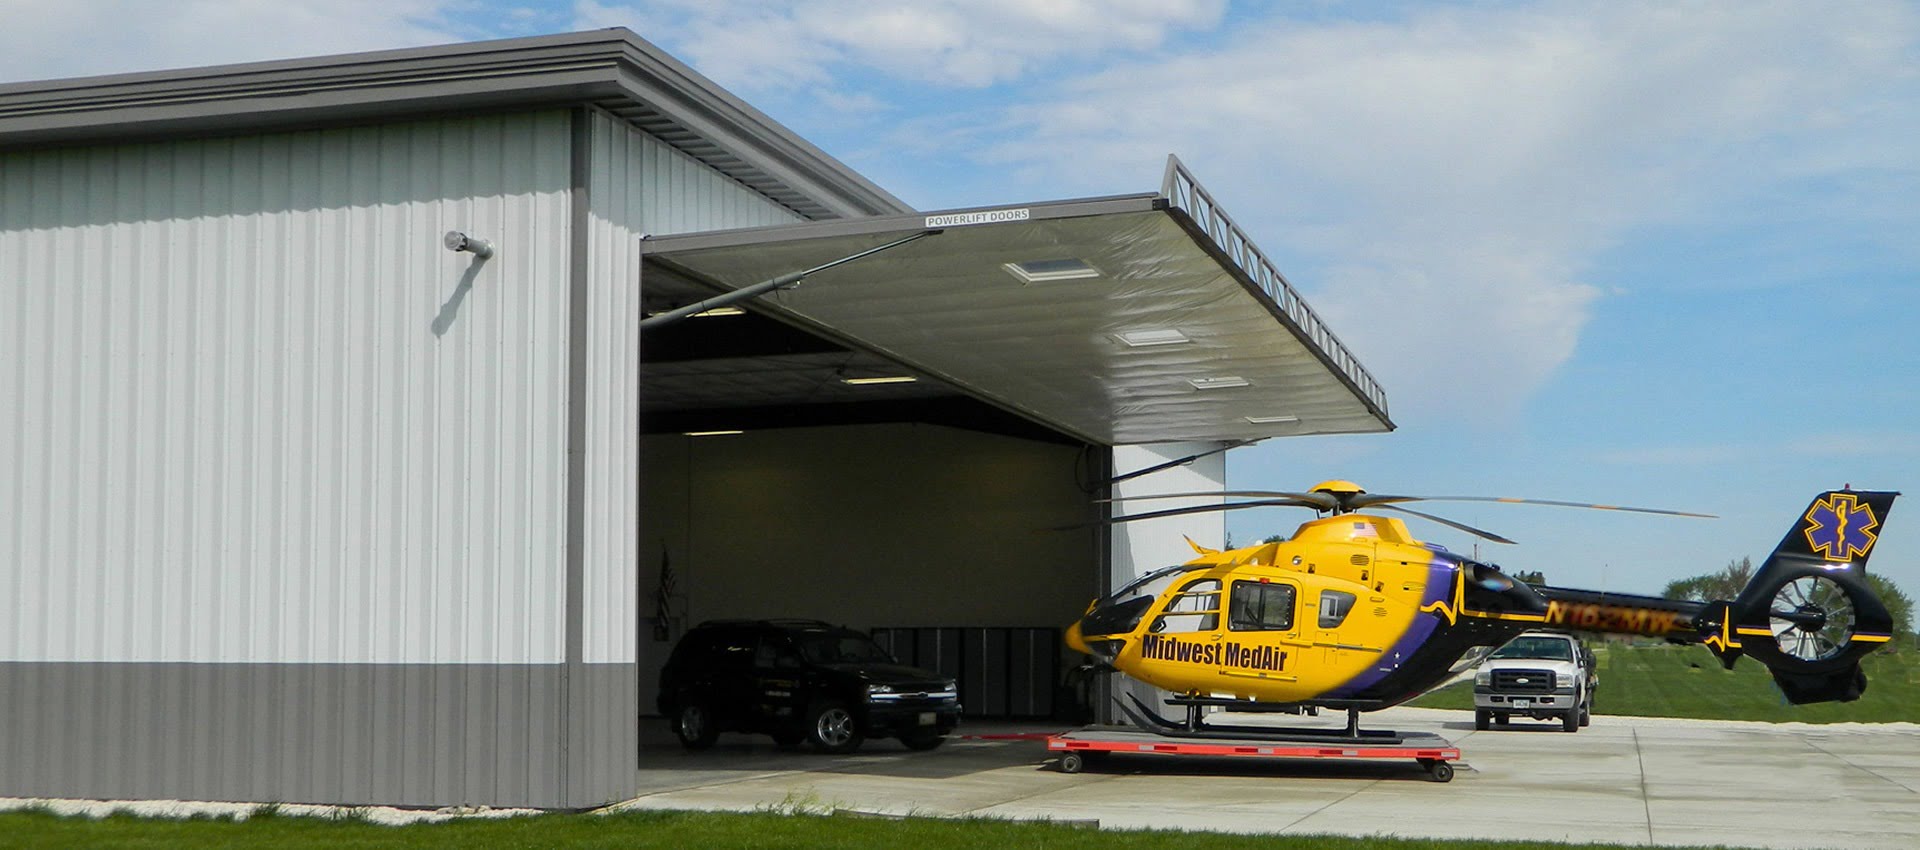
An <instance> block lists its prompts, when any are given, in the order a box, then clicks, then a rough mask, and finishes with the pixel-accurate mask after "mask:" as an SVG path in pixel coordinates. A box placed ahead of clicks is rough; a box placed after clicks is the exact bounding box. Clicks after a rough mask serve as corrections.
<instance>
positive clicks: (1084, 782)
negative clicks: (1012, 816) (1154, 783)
mask: <svg viewBox="0 0 1920 850" xmlns="http://www.w3.org/2000/svg"><path fill="white" fill-rule="evenodd" d="M1139 774H1140V771H1138V770H1134V771H1129V772H1127V773H1112V774H1102V775H1100V776H1084V775H1083V776H1082V777H1080V778H1081V781H1079V782H1075V783H1073V784H1072V785H1068V786H1067V788H1085V787H1087V786H1088V785H1097V784H1099V783H1101V782H1108V781H1111V780H1115V779H1119V778H1121V777H1123V776H1138V775H1139ZM1062 790H1065V789H1062V788H1047V789H1044V790H1040V791H1035V792H1033V793H1031V794H1021V795H1020V796H1018V797H1008V798H1007V799H1005V800H1001V801H999V802H996V803H988V804H986V805H984V806H975V807H973V808H971V809H967V810H966V811H964V812H961V814H967V815H971V814H975V813H977V812H981V811H984V810H986V809H991V808H996V807H999V806H1005V805H1009V804H1012V803H1018V802H1020V801H1022V800H1031V799H1033V798H1035V797H1042V796H1045V795H1048V794H1056V793H1059V792H1060V791H1062Z"/></svg>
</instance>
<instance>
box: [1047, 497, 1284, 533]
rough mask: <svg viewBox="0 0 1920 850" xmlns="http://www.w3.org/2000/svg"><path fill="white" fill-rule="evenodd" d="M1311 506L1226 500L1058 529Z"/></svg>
mask: <svg viewBox="0 0 1920 850" xmlns="http://www.w3.org/2000/svg"><path fill="white" fill-rule="evenodd" d="M1311 507H1314V505H1312V504H1308V503H1305V502H1300V501H1297V500H1293V499H1262V500H1260V501H1255V502H1228V503H1226V504H1221V505H1198V506H1195V507H1188V508H1168V509H1167V510H1164V511H1148V512H1147V513H1143V514H1128V515H1126V516H1117V517H1110V518H1108V519H1104V520H1099V521H1097V522H1083V523H1080V524H1079V525H1068V526H1061V527H1060V528H1059V529H1058V530H1060V531H1067V530H1070V529H1075V528H1087V527H1089V526H1095V525H1118V524H1120V523H1123V522H1134V521H1136V520H1143V519H1159V518H1160V517H1169V516H1185V515H1187V514H1204V513H1212V512H1214V511H1237V510H1239V509H1241V508H1311Z"/></svg>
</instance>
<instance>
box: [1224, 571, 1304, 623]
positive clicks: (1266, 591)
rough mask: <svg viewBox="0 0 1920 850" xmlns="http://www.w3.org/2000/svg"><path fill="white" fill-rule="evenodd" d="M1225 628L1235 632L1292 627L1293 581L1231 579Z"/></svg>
mask: <svg viewBox="0 0 1920 850" xmlns="http://www.w3.org/2000/svg"><path fill="white" fill-rule="evenodd" d="M1228 607H1229V608H1230V609H1231V611H1232V616H1231V617H1230V618H1229V619H1228V620H1227V628H1229V629H1232V630H1234V631H1236V632H1283V631H1287V630H1289V629H1292V628H1293V585H1291V584H1257V583H1254V582H1250V581H1236V582H1234V583H1233V598H1232V599H1231V600H1230V601H1229V604H1228Z"/></svg>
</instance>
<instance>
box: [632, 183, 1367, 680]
mask: <svg viewBox="0 0 1920 850" xmlns="http://www.w3.org/2000/svg"><path fill="white" fill-rule="evenodd" d="M1192 191H1196V192H1197V187H1196V188H1195V189H1193V190H1192ZM1191 197H1193V196H1191V195H1189V198H1191ZM1201 197H1202V198H1203V199H1204V196H1201ZM1206 205H1207V207H1208V209H1209V210H1211V201H1210V200H1207V201H1206ZM1212 224H1224V228H1223V227H1212V226H1210V225H1212ZM1210 230H1211V231H1212V232H1211V233H1210V232H1209V231H1210ZM918 234H925V235H923V236H920V237H919V238H911V237H915V236H916V235H918ZM896 243H897V244H896ZM1223 245H1224V246H1225V247H1223ZM642 246H643V251H644V254H645V258H646V261H645V264H644V265H643V272H642V274H643V280H642V284H641V286H642V293H643V303H644V305H645V309H647V310H648V311H649V312H650V313H653V314H656V315H657V314H660V313H665V312H670V311H672V310H674V309H675V308H681V307H685V306H687V305H692V304H696V303H699V302H702V301H704V300H707V299H711V298H713V297H715V296H718V295H722V294H724V293H729V292H734V291H738V290H742V289H748V288H751V287H753V286H754V285H755V284H757V283H761V282H764V281H769V280H773V279H776V278H782V277H783V276H790V275H791V274H792V273H793V272H797V271H801V270H806V269H811V268H814V267H818V266H822V265H826V264H830V263H832V262H833V261H835V260H839V259H841V258H845V257H849V256H853V255H859V254H861V253H862V252H867V251H870V250H871V249H875V248H880V247H882V246H891V247H886V248H885V249H884V250H881V251H878V252H874V253H871V254H868V255H866V256H862V257H860V258H859V259H856V260H853V261H849V262H845V263H842V264H839V265H833V266H831V267H830V268H826V269H824V270H821V271H819V272H817V273H815V274H812V275H810V276H808V277H806V278H805V279H804V280H800V281H798V282H797V283H796V284H793V285H784V286H780V287H777V288H774V289H773V290H772V291H771V292H769V293H768V294H765V295H761V296H759V297H756V298H751V299H748V300H743V301H740V302H739V303H738V304H735V305H732V306H734V307H737V308H740V309H741V310H743V311H744V312H743V313H741V314H738V315H712V314H706V315H701V316H697V317H693V318H687V319H685V320H684V321H677V322H675V323H673V324H670V325H665V326H656V327H649V326H647V325H644V324H643V330H642V336H641V348H642V367H641V372H642V378H641V410H642V423H643V430H644V431H645V434H644V435H643V451H642V464H641V479H642V482H641V494H642V498H641V516H640V517H639V529H640V530H639V534H640V545H639V552H640V553H641V555H640V561H641V563H640V599H639V605H640V614H641V617H642V622H643V623H644V625H643V626H642V634H641V636H640V656H641V659H642V662H641V682H642V684H641V688H642V692H641V705H642V709H643V710H650V709H651V708H652V704H653V697H654V694H655V692H656V688H655V686H656V680H657V670H658V666H659V665H660V664H661V663H662V662H663V661H664V656H665V655H666V652H667V651H668V649H669V648H670V646H671V640H672V639H673V638H676V637H678V635H679V634H680V633H681V632H682V631H683V630H684V628H685V627H687V626H689V625H691V624H693V623H695V622H699V621H701V620H707V619H717V618H730V617H752V618H759V617H803V618H819V619H827V620H832V621H834V622H838V623H845V624H847V625H850V626H854V627H856V628H862V629H894V628H901V627H909V628H935V627H947V628H963V629H1020V628H1028V627H1032V628H1047V629H1057V628H1060V627H1064V626H1065V625H1066V624H1067V623H1068V622H1071V620H1072V619H1073V618H1074V617H1076V616H1077V615H1078V614H1079V613H1080V611H1081V610H1082V609H1083V608H1084V606H1085V605H1086V603H1087V602H1088V600H1089V599H1090V598H1092V597H1093V596H1095V595H1097V594H1098V593H1100V592H1102V591H1103V590H1104V589H1105V588H1106V586H1107V584H1108V581H1109V579H1110V577H1109V576H1108V574H1107V570H1108V564H1109V558H1108V551H1107V549H1108V546H1109V537H1108V533H1107V531H1106V530H1104V529H1100V528H1095V527H1086V526H1084V524H1085V523H1088V522H1090V521H1093V520H1097V519H1098V518H1100V517H1103V516H1105V515H1106V513H1107V511H1108V510H1109V506H1108V505H1107V504H1105V503H1103V502H1100V501H1098V500H1100V499H1102V498H1103V497H1105V496H1106V495H1108V493H1109V479H1110V478H1111V477H1112V476H1113V474H1114V472H1115V470H1112V469H1111V468H1110V466H1111V458H1112V452H1111V448H1112V447H1114V446H1117V445H1123V444H1133V443H1163V442H1197V443H1207V444H1213V445H1219V444H1222V443H1227V442H1232V441H1243V440H1257V439H1263V438H1267V437H1273V436H1284V435H1296V434H1324V433H1355V432H1368V431H1385V430H1390V429H1391V428H1392V424H1391V422H1390V421H1389V420H1388V418H1387V414H1386V408H1385V398H1384V394H1382V393H1381V392H1380V390H1379V389H1378V387H1377V386H1376V385H1375V384H1374V383H1373V380H1372V378H1371V376H1369V375H1368V374H1367V373H1366V371H1365V370H1364V369H1363V368H1361V367H1360V366H1359V364H1358V363H1357V361H1355V360H1354V359H1353V358H1352V357H1351V355H1350V354H1348V353H1347V352H1346V350H1345V349H1344V348H1343V347H1342V346H1341V345H1340V343H1339V341H1338V340H1337V339H1335V338H1334V337H1333V335H1332V334H1331V333H1330V332H1328V331H1327V330H1326V329H1325V327H1324V326H1323V325H1322V324H1321V323H1320V321H1319V319H1318V317H1317V316H1314V315H1313V314H1312V312H1311V310H1309V309H1307V307H1306V305H1305V304H1304V303H1302V302H1301V301H1300V300H1299V299H1298V297H1297V296H1296V295H1294V293H1293V292H1292V290H1291V289H1290V288H1288V287H1286V285H1285V283H1284V281H1279V280H1277V279H1275V280H1260V279H1259V278H1260V277H1262V276H1263V275H1272V276H1273V277H1274V278H1277V275H1274V274H1273V273H1272V272H1271V267H1270V266H1269V265H1267V264H1266V263H1265V259H1264V257H1260V256H1259V255H1258V252H1257V251H1256V250H1254V249H1252V247H1251V245H1250V243H1247V242H1246V241H1245V240H1244V238H1243V237H1241V236H1240V234H1239V232H1238V230H1237V229H1235V228H1233V227H1232V225H1231V222H1230V221H1225V220H1224V217H1223V216H1221V217H1218V219H1217V220H1216V219H1214V218H1213V217H1212V214H1211V213H1209V214H1208V215H1204V216H1202V217H1201V218H1200V219H1196V217H1195V216H1194V215H1193V214H1191V213H1190V212H1189V210H1188V209H1187V208H1185V206H1183V205H1182V204H1181V203H1178V202H1175V201H1173V200H1171V199H1170V198H1169V197H1167V196H1166V195H1161V194H1145V195H1133V196H1121V197H1110V198H1098V199H1090V200H1080V201H1063V202H1051V203H1043V204H1029V205H1023V206H1015V207H998V208H992V209H978V210H964V211H958V212H949V213H933V214H915V215H905V216H887V217H875V218H866V219H855V220H846V221H833V222H822V223H811V224H800V225H791V226H783V227H775V228H761V229H752V230H739V231H726V232H719V233H704V234H692V235H685V236H671V237H651V238H648V239H645V240H643V241H642ZM1236 246H1237V247H1236ZM1256 260H1257V261H1258V262H1257V263H1256V262H1253V261H1256ZM1262 269H1264V270H1265V271H1264V272H1263V271H1261V270H1262ZM713 312H716V313H733V311H732V310H724V311H713ZM1121 471H1122V472H1124V471H1126V470H1121ZM1074 525H1082V526H1083V527H1081V528H1078V529H1076V530H1070V531H1060V530H1057V529H1059V528H1060V527H1062V526H1074ZM663 600H664V601H663ZM663 616H664V619H662V618H663ZM1053 651H1056V652H1057V650H1053ZM921 660H922V662H923V663H924V662H925V661H926V660H927V659H925V658H922V659H921ZM964 697H965V693H964V686H963V698H964ZM1009 713H1013V714H1019V713H1022V712H1019V711H1012V712H1009ZM1029 713H1030V712H1029Z"/></svg>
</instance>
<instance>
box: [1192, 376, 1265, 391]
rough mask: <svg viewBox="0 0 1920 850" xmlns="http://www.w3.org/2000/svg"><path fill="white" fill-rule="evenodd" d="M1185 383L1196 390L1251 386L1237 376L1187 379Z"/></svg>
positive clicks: (1248, 382) (1244, 379)
mask: <svg viewBox="0 0 1920 850" xmlns="http://www.w3.org/2000/svg"><path fill="white" fill-rule="evenodd" d="M1187 383H1189V384H1192V385H1193V388H1194V389H1196V390H1224V389H1228V388H1230V387H1244V386H1249V385H1251V384H1252V382H1251V381H1248V380H1247V379H1246V378H1242V377H1240V376H1239V375H1220V376H1218V377H1213V378H1188V379H1187Z"/></svg>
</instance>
